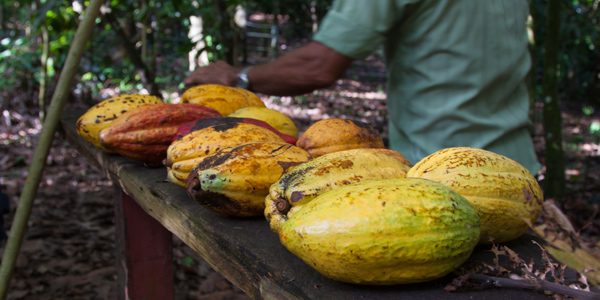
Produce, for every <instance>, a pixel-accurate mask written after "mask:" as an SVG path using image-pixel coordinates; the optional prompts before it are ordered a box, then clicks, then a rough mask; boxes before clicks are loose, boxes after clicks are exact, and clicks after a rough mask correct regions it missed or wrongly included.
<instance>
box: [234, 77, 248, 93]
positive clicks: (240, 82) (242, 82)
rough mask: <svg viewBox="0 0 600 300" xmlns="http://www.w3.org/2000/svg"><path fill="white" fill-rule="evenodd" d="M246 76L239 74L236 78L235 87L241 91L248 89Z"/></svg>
mask: <svg viewBox="0 0 600 300" xmlns="http://www.w3.org/2000/svg"><path fill="white" fill-rule="evenodd" d="M248 83H249V82H248V75H246V74H239V75H238V77H237V83H236V86H237V87H239V88H242V89H247V88H248Z"/></svg>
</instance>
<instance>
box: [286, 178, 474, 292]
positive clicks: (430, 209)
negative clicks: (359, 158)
mask: <svg viewBox="0 0 600 300" xmlns="http://www.w3.org/2000/svg"><path fill="white" fill-rule="evenodd" d="M479 224H480V223H479V217H478V216H477V213H476V211H475V209H474V208H473V206H472V205H471V204H470V203H469V202H468V201H467V200H466V199H465V198H463V197H462V196H460V195H459V194H458V193H456V192H454V191H452V190H451V189H450V188H448V187H447V186H445V185H442V184H440V183H437V182H435V181H432V180H427V179H420V178H400V179H380V180H369V181H363V182H359V183H356V184H352V185H347V186H343V187H340V188H337V189H334V190H331V191H329V192H326V193H324V194H321V195H320V196H318V197H317V198H315V199H313V200H312V201H311V202H310V203H308V204H306V205H305V206H304V207H303V208H302V209H300V210H299V211H298V213H296V214H295V215H294V216H293V217H291V218H290V219H289V220H288V221H287V222H286V223H285V224H284V225H283V227H282V228H281V231H280V232H279V237H280V240H281V243H282V244H283V245H284V246H285V247H286V248H287V249H288V250H289V251H290V252H292V253H294V254H295V255H296V256H298V257H300V258H301V259H302V260H303V261H304V262H306V263H307V264H308V265H310V266H311V267H313V268H314V269H315V270H317V271H318V272H320V273H321V274H323V275H325V276H326V277H328V278H331V279H334V280H338V281H343V282H349V283H355V284H369V285H391V284H407V283H417V282H425V281H430V280H434V279H437V278H441V277H443V276H444V275H446V274H448V273H449V272H451V271H453V270H454V269H456V268H457V267H459V266H460V265H461V264H462V263H463V262H464V261H465V260H466V259H467V258H468V257H469V256H470V255H471V253H472V252H473V249H474V248H475V246H476V245H477V242H478V241H479Z"/></svg>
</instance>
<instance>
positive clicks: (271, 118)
mask: <svg viewBox="0 0 600 300" xmlns="http://www.w3.org/2000/svg"><path fill="white" fill-rule="evenodd" d="M229 116H230V117H236V118H252V119H257V120H261V121H264V122H267V123H268V124H269V125H271V126H273V128H275V129H277V130H278V131H279V132H281V133H283V134H287V135H290V136H293V137H294V138H296V139H297V138H298V128H296V124H294V121H292V119H290V118H289V117H288V116H286V115H285V114H283V113H282V112H280V111H277V110H275V109H270V108H266V107H244V108H240V109H238V110H236V111H234V112H233V113H232V114H230V115H229Z"/></svg>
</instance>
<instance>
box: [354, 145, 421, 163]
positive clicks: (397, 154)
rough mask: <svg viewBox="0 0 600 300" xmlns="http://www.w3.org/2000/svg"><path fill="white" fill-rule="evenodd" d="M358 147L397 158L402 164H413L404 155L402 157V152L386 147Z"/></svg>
mask: <svg viewBox="0 0 600 300" xmlns="http://www.w3.org/2000/svg"><path fill="white" fill-rule="evenodd" d="M358 149H365V150H369V151H375V152H379V153H383V154H385V155H389V156H391V157H393V158H395V159H397V160H398V161H400V162H401V163H402V164H404V165H407V166H408V167H412V166H413V164H411V163H410V161H409V160H408V159H406V157H404V155H402V153H400V152H398V151H394V150H391V149H386V148H358Z"/></svg>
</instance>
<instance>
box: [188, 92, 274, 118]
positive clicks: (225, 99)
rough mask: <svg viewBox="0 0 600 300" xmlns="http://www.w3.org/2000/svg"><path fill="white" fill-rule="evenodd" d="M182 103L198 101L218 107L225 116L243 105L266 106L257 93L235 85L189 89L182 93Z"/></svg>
mask: <svg viewBox="0 0 600 300" xmlns="http://www.w3.org/2000/svg"><path fill="white" fill-rule="evenodd" d="M181 102H182V103H196V104H200V105H204V106H207V107H210V108H214V109H216V110H217V111H218V112H219V113H221V115H222V116H223V117H227V116H229V115H230V114H231V113H233V112H234V111H236V110H238V109H240V108H243V107H251V106H258V107H265V103H264V102H263V101H262V100H261V99H260V97H258V96H257V95H256V94H254V93H252V92H250V91H248V90H244V89H240V88H235V87H229V86H224V85H219V84H203V85H198V86H194V87H191V88H189V89H187V90H186V91H185V92H183V94H182V95H181Z"/></svg>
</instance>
